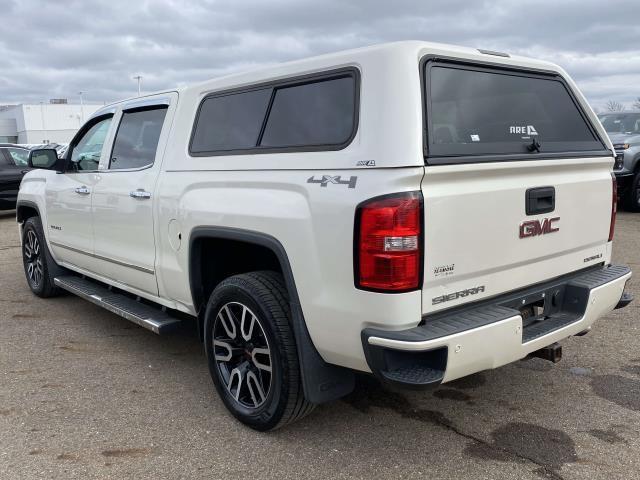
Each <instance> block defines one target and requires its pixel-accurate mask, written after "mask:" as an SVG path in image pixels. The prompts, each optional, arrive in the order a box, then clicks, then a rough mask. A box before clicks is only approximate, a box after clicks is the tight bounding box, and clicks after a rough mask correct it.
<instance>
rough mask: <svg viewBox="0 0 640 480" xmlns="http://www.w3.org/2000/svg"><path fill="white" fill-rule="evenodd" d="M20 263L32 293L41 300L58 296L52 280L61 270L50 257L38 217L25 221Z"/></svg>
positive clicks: (58, 291)
mask: <svg viewBox="0 0 640 480" xmlns="http://www.w3.org/2000/svg"><path fill="white" fill-rule="evenodd" d="M22 263H23V265H24V273H25V276H26V277H27V283H28V284H29V288H30V289H31V291H32V292H33V293H35V294H36V295H37V296H39V297H42V298H47V297H54V296H56V295H59V294H60V289H59V288H58V287H56V285H55V283H54V282H53V279H54V278H55V276H56V275H60V274H61V273H62V272H63V269H62V268H61V267H59V266H58V264H57V263H56V262H55V261H54V260H53V258H52V257H51V253H50V252H49V248H48V247H47V242H46V241H45V238H44V232H43V230H42V223H41V222H40V218H38V217H31V218H29V219H27V220H26V221H25V222H24V226H23V227H22Z"/></svg>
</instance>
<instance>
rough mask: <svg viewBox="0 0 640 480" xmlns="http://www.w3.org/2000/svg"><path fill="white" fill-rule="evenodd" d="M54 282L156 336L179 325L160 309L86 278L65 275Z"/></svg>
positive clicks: (176, 320) (177, 321) (178, 321)
mask: <svg viewBox="0 0 640 480" xmlns="http://www.w3.org/2000/svg"><path fill="white" fill-rule="evenodd" d="M54 282H55V284H56V285H57V286H58V287H60V288H62V289H64V290H67V291H68V292H71V293H73V294H74V295H77V296H79V297H81V298H84V299H85V300H88V301H89V302H91V303H93V304H95V305H98V306H99V307H102V308H104V309H106V310H109V311H110V312H112V313H115V314H116V315H120V316H121V317H123V318H126V319H127V320H129V321H131V322H133V323H135V324H137V325H140V326H141V327H144V328H147V329H149V330H151V331H152V332H154V333H157V334H161V333H166V332H167V331H169V330H172V329H173V328H175V327H176V326H177V325H178V324H179V323H180V320H178V319H176V318H173V317H171V316H169V314H167V312H165V311H163V310H160V308H155V307H152V306H149V305H146V304H144V303H141V302H138V301H136V300H135V299H133V298H130V297H128V296H126V295H123V294H120V293H114V292H112V291H111V290H109V289H108V288H106V287H104V286H103V285H101V284H98V283H96V282H93V281H91V280H89V279H86V278H82V277H76V276H75V275H65V276H62V277H56V278H55V279H54Z"/></svg>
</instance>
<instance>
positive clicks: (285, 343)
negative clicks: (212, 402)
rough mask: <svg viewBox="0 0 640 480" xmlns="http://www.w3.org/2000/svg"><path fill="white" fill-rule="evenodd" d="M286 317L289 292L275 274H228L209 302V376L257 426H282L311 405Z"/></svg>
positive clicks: (236, 413)
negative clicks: (305, 390) (304, 390)
mask: <svg viewBox="0 0 640 480" xmlns="http://www.w3.org/2000/svg"><path fill="white" fill-rule="evenodd" d="M225 308H227V310H225ZM238 317H241V318H238ZM290 317H291V312H290V308H289V302H288V295H287V290H286V288H285V286H284V281H283V279H282V276H281V275H280V274H277V273H275V272H266V271H263V272H252V273H246V274H242V275H235V276H233V277H229V278H227V279H226V280H224V281H223V282H221V283H220V284H219V285H218V286H217V287H216V288H215V290H214V291H213V293H212V294H211V297H210V298H209V302H208V304H207V310H206V314H205V351H206V354H207V361H208V364H209V372H210V373H211V378H212V379H213V383H214V385H215V387H216V389H217V391H218V394H219V395H220V397H221V398H222V401H223V402H224V404H225V406H226V407H227V409H228V410H229V411H230V412H231V413H232V414H233V416H235V417H236V418H237V419H238V420H240V421H241V422H242V423H244V424H245V425H247V426H249V427H251V428H253V429H255V430H259V431H268V430H273V429H276V428H280V427H282V426H284V425H286V424H288V423H292V422H294V421H296V420H299V419H301V418H302V417H304V416H306V415H308V414H309V413H311V411H312V410H313V409H314V407H315V405H314V404H312V403H309V402H308V401H307V400H306V398H305V396H304V392H303V388H302V381H301V378H300V364H299V362H298V353H297V350H296V342H295V338H294V334H293V331H292V330H291V326H290ZM247 318H249V320H247V324H250V325H249V327H246V325H247V324H246V323H245V320H246V319H247ZM254 322H257V323H254ZM232 323H233V325H234V327H233V328H231V324H232ZM256 325H257V327H259V328H256ZM247 337H248V339H247ZM214 340H215V341H216V345H215V346H214ZM265 345H266V347H265ZM258 350H260V351H261V352H264V351H265V350H266V351H267V352H268V353H255V352H257V351H258ZM216 354H217V358H216ZM258 355H260V356H261V359H260V360H257V358H256V357H257V356H258ZM267 359H268V363H267ZM268 366H269V367H270V371H268V370H267V367H268ZM234 372H235V373H234ZM243 382H245V383H244V384H243ZM267 383H268V389H267V390H266V391H265V384H267ZM252 384H253V386H252ZM234 386H235V387H236V388H235V389H234ZM258 400H259V401H258Z"/></svg>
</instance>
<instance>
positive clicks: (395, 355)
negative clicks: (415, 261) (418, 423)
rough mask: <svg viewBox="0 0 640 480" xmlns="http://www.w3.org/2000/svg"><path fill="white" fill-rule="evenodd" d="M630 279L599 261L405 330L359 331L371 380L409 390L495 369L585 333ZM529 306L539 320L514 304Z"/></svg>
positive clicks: (621, 299)
mask: <svg viewBox="0 0 640 480" xmlns="http://www.w3.org/2000/svg"><path fill="white" fill-rule="evenodd" d="M630 277H631V270H630V269H629V267H626V266H621V265H608V266H600V267H596V268H592V269H589V270H585V271H581V272H578V273H575V274H571V275H567V276H564V277H561V278H559V279H556V280H553V281H550V282H545V283H544V284H540V285H536V286H534V287H530V288H527V289H523V290H520V291H517V292H513V293H510V294H507V295H504V296H501V297H498V298H494V299H491V300H489V301H484V302H480V303H478V304H474V305H469V306H463V307H460V308H456V309H455V310H453V311H450V312H445V313H443V314H437V315H433V316H428V317H425V318H424V319H423V321H422V322H421V324H420V325H419V326H417V327H415V328H411V329H409V330H401V331H384V330H378V329H365V330H364V331H363V332H362V342H363V347H364V352H365V356H366V358H367V363H368V364H369V368H371V371H372V372H373V373H374V374H375V375H376V376H378V377H379V378H381V379H383V380H385V381H388V382H391V383H395V384H400V385H402V386H406V387H414V388H421V387H426V386H431V385H437V384H440V383H445V382H449V381H452V380H455V379H457V378H461V377H464V376H466V375H470V374H472V373H476V372H479V371H482V370H487V369H492V368H497V367H500V366H502V365H506V364H508V363H511V362H514V361H516V360H520V359H522V358H525V357H526V356H527V355H529V354H530V353H532V352H535V351H536V350H539V349H541V348H544V347H546V346H548V345H551V344H553V343H555V342H557V341H559V340H562V339H565V338H567V337H570V336H573V335H576V334H578V333H581V332H583V331H585V330H588V329H589V328H590V327H591V325H592V324H593V323H594V322H595V320H596V319H598V318H599V317H601V316H602V315H605V314H607V313H609V312H610V311H612V310H613V309H614V308H616V307H617V308H621V307H622V306H626V305H627V304H628V303H629V302H630V299H629V296H628V294H625V292H624V287H625V284H626V282H627V280H628V279H629V278H630ZM534 303H535V304H536V305H539V306H541V307H540V308H544V314H543V315H540V317H539V318H540V319H542V318H543V320H541V321H535V322H532V323H531V322H523V316H522V314H521V311H520V307H521V306H522V305H529V304H534ZM542 306H543V307H542ZM536 318H538V317H536Z"/></svg>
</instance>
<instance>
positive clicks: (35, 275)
mask: <svg viewBox="0 0 640 480" xmlns="http://www.w3.org/2000/svg"><path fill="white" fill-rule="evenodd" d="M23 251H24V258H25V262H26V267H27V276H28V277H29V281H30V282H31V285H32V286H33V287H34V288H38V287H39V286H40V284H41V283H42V278H43V277H44V268H43V265H42V254H41V249H40V241H39V240H38V236H37V235H36V232H34V231H33V230H28V231H27V238H26V239H25V242H24V246H23Z"/></svg>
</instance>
